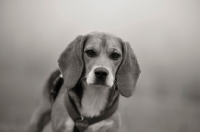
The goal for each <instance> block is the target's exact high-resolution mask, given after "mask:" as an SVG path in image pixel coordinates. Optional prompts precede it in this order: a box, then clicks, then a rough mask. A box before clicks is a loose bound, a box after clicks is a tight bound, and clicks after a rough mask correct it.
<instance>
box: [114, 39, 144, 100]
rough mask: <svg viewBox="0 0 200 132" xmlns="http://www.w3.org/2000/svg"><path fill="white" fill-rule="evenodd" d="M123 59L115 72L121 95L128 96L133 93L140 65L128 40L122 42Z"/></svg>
mask: <svg viewBox="0 0 200 132" xmlns="http://www.w3.org/2000/svg"><path fill="white" fill-rule="evenodd" d="M122 48H123V59H122V62H121V65H120V67H119V69H118V72H117V82H118V88H119V92H120V94H121V95H123V96H125V97H130V96H131V95H132V94H133V91H134V89H135V85H136V82H137V79H138V77H139V75H140V67H139V64H138V62H137V59H136V56H135V54H134V52H133V50H132V48H131V46H130V44H129V43H128V42H126V43H124V42H122Z"/></svg>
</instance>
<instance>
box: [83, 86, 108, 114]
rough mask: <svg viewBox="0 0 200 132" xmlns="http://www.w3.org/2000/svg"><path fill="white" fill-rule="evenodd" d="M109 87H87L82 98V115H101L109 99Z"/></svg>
mask: <svg viewBox="0 0 200 132" xmlns="http://www.w3.org/2000/svg"><path fill="white" fill-rule="evenodd" d="M108 92H109V91H108V89H98V88H95V89H94V88H87V89H85V90H84V93H83V97H82V100H81V105H82V108H81V110H80V112H81V115H83V116H87V117H93V116H98V115H100V112H101V111H102V110H103V109H104V108H105V107H106V104H107V101H108Z"/></svg>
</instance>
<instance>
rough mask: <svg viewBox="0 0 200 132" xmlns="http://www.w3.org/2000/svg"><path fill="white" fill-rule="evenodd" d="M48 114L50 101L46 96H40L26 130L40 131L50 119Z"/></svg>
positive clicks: (30, 131)
mask: <svg viewBox="0 0 200 132" xmlns="http://www.w3.org/2000/svg"><path fill="white" fill-rule="evenodd" d="M50 115H51V103H50V101H49V100H48V99H47V98H46V97H42V99H41V100H40V102H39V105H38V107H37V108H36V109H35V111H34V113H33V115H32V117H31V121H30V123H29V126H28V129H27V132H41V131H42V130H43V128H44V126H45V125H46V124H47V123H48V122H49V121H50Z"/></svg>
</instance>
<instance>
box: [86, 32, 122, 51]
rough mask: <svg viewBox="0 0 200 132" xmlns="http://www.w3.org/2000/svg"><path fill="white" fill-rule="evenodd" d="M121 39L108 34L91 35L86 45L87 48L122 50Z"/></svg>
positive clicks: (96, 33)
mask: <svg viewBox="0 0 200 132" xmlns="http://www.w3.org/2000/svg"><path fill="white" fill-rule="evenodd" d="M120 40H121V39H120V38H118V37H116V36H114V35H112V34H107V33H99V32H95V33H91V34H88V35H87V42H86V44H85V47H90V46H97V47H100V46H103V47H106V48H116V49H119V50H121V41H120Z"/></svg>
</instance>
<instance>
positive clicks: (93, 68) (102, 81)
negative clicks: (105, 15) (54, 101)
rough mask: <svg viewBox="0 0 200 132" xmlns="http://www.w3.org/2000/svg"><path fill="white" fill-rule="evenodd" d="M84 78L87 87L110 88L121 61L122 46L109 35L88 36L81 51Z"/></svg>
mask: <svg viewBox="0 0 200 132" xmlns="http://www.w3.org/2000/svg"><path fill="white" fill-rule="evenodd" d="M83 59H84V64H85V77H86V83H87V84H88V85H93V86H97V87H110V88H111V87H112V86H113V84H114V82H115V75H116V72H117V69H118V67H119V65H120V63H121V61H122V46H121V43H120V41H119V40H118V39H116V37H114V36H111V35H99V34H92V35H89V36H88V38H87V40H86V42H85V46H84V50H83Z"/></svg>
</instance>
